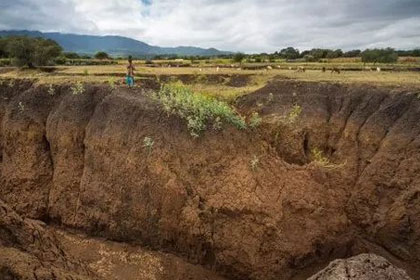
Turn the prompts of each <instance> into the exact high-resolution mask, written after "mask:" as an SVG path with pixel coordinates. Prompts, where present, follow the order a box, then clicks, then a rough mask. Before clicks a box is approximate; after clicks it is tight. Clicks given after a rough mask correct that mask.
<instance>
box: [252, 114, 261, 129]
mask: <svg viewBox="0 0 420 280" xmlns="http://www.w3.org/2000/svg"><path fill="white" fill-rule="evenodd" d="M261 122H262V118H261V117H260V115H259V114H258V113H257V112H254V113H252V115H251V118H250V119H249V127H251V128H256V127H258V126H259V125H260V124H261Z"/></svg>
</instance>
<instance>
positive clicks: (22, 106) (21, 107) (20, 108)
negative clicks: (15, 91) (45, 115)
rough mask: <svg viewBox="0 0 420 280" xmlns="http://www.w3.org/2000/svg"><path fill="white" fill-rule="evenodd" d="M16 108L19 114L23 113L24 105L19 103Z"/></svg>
mask: <svg viewBox="0 0 420 280" xmlns="http://www.w3.org/2000/svg"><path fill="white" fill-rule="evenodd" d="M18 108H19V112H23V111H25V105H23V103H22V102H19V104H18Z"/></svg>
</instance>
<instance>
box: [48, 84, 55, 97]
mask: <svg viewBox="0 0 420 280" xmlns="http://www.w3.org/2000/svg"><path fill="white" fill-rule="evenodd" d="M48 94H49V95H51V96H52V95H54V94H55V90H54V87H53V85H52V84H50V85H49V86H48Z"/></svg>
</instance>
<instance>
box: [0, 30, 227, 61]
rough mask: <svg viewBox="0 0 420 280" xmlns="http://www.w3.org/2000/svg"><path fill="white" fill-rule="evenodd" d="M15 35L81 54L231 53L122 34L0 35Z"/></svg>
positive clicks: (1, 33) (3, 34)
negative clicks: (156, 43) (155, 42)
mask: <svg viewBox="0 0 420 280" xmlns="http://www.w3.org/2000/svg"><path fill="white" fill-rule="evenodd" d="M14 35H24V36H29V37H42V38H47V39H52V40H54V41H56V42H57V43H58V44H60V46H61V47H62V48H63V49H64V51H66V52H76V53H80V54H95V53H96V52H98V51H104V52H107V53H109V54H111V55H113V56H123V55H134V56H153V55H163V54H176V55H198V56H215V55H221V54H230V53H231V52H225V51H219V50H217V49H214V48H209V49H203V48H197V47H184V46H181V47H175V48H162V47H157V46H151V45H148V44H146V43H144V42H141V41H138V40H134V39H131V38H127V37H122V36H92V35H79V34H66V33H58V32H39V31H28V30H8V31H0V37H7V36H14Z"/></svg>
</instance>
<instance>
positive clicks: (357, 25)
mask: <svg viewBox="0 0 420 280" xmlns="http://www.w3.org/2000/svg"><path fill="white" fill-rule="evenodd" d="M11 29H18V30H22V29H26V30H38V31H44V32H47V31H52V32H65V33H78V34H91V35H121V36H127V37H130V38H133V39H137V40H140V41H143V42H145V43H148V44H151V45H157V46H162V47H175V46H196V47H205V48H209V47H214V48H218V49H221V50H229V51H241V52H246V53H256V52H274V51H278V50H280V49H282V48H284V47H288V46H293V47H297V48H298V49H300V50H305V49H311V48H342V49H344V50H350V49H356V48H357V49H365V48H373V47H388V46H390V47H394V48H397V49H412V48H420V0H287V1H286V0H0V30H11Z"/></svg>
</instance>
